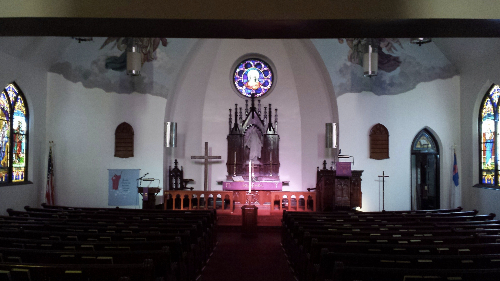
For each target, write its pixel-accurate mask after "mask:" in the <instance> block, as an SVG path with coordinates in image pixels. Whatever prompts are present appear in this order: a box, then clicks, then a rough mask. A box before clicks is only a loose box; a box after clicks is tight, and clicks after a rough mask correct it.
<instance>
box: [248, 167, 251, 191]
mask: <svg viewBox="0 0 500 281" xmlns="http://www.w3.org/2000/svg"><path fill="white" fill-rule="evenodd" d="M251 192H252V160H250V161H248V193H251Z"/></svg>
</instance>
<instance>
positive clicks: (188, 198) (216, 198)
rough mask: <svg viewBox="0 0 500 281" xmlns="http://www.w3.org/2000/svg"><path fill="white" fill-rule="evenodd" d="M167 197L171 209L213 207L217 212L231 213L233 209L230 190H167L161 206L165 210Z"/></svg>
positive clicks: (205, 208) (204, 208)
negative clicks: (170, 202) (170, 201)
mask: <svg viewBox="0 0 500 281" xmlns="http://www.w3.org/2000/svg"><path fill="white" fill-rule="evenodd" d="M169 199H172V208H171V209H173V210H207V209H215V210H217V211H218V212H220V211H223V212H231V213H232V212H233V210H234V206H233V205H234V202H233V192H232V191H222V190H216V191H191V190H167V191H165V192H164V203H163V206H164V209H165V210H167V209H170V208H167V201H168V200H169ZM176 201H177V202H176ZM209 201H210V202H209ZM187 202H188V203H187ZM209 203H210V205H209Z"/></svg>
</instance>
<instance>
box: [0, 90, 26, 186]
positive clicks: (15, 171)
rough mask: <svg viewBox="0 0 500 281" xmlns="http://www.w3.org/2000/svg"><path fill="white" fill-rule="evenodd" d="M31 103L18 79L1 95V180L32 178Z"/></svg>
mask: <svg viewBox="0 0 500 281" xmlns="http://www.w3.org/2000/svg"><path fill="white" fill-rule="evenodd" d="M28 118H29V115H28V105H27V104H26V99H25V97H24V95H23V93H22V92H21V90H20V89H19V87H17V85H16V84H15V83H11V84H9V85H8V86H7V87H5V89H4V90H3V91H2V93H1V95H0V184H5V183H17V182H27V181H28V169H27V168H28V123H29V122H28V120H29V119H28Z"/></svg>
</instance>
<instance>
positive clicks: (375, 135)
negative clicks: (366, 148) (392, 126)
mask: <svg viewBox="0 0 500 281" xmlns="http://www.w3.org/2000/svg"><path fill="white" fill-rule="evenodd" d="M370 158H371V159H376V160H382V159H389V131H388V130H387V128H386V127H385V126H384V125H382V124H380V123H378V124H375V125H374V126H373V127H372V128H371V130H370Z"/></svg>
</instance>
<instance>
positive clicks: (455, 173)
mask: <svg viewBox="0 0 500 281" xmlns="http://www.w3.org/2000/svg"><path fill="white" fill-rule="evenodd" d="M453 184H454V185H455V186H458V166H457V154H456V153H455V151H453Z"/></svg>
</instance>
